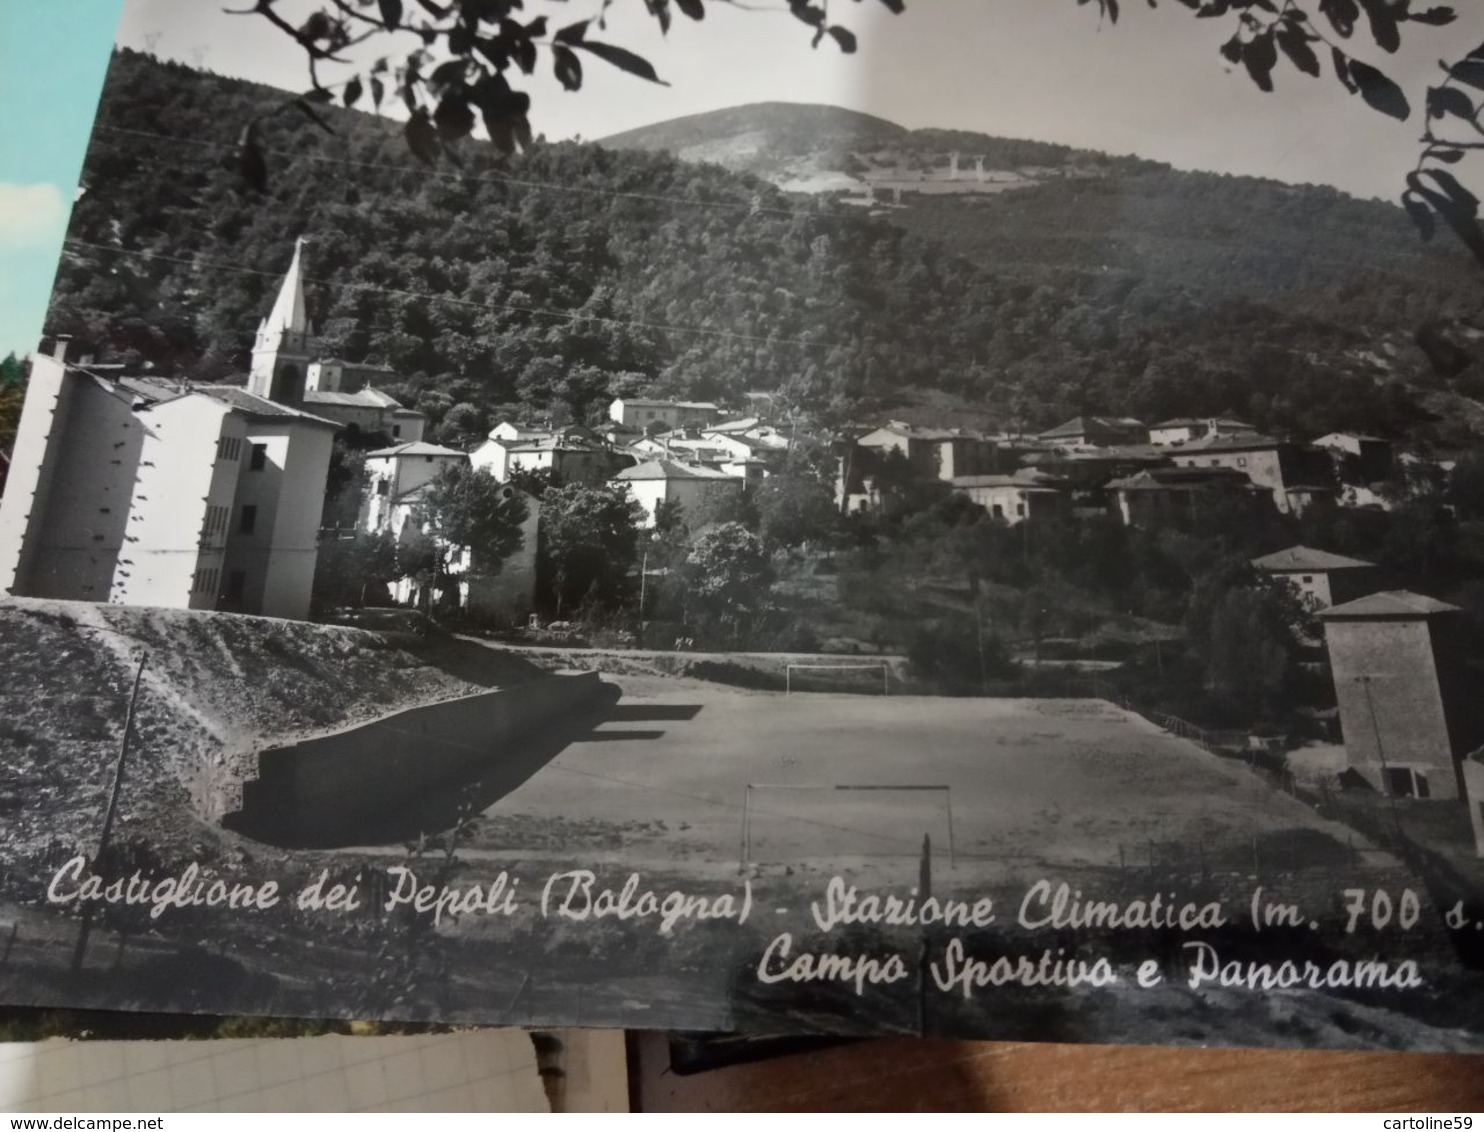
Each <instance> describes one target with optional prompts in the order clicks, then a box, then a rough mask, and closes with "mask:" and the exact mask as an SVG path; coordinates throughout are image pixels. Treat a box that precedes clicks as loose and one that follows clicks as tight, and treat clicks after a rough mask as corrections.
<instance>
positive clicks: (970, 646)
mask: <svg viewBox="0 0 1484 1132" xmlns="http://www.w3.org/2000/svg"><path fill="white" fill-rule="evenodd" d="M907 663H908V664H909V665H910V666H911V669H912V674H913V676H914V677H916V678H917V679H919V680H922V681H925V682H930V683H935V684H937V685H938V686H939V687H940V688H941V689H942V690H943V691H945V692H950V693H953V694H954V695H973V694H975V693H978V692H982V690H983V688H984V686H985V684H986V683H987V682H988V681H990V680H1000V679H1004V678H1006V677H1008V676H1012V675H1014V673H1015V664H1014V662H1013V661H1012V660H1011V659H1010V657H1009V654H1008V653H1007V652H1006V649H1005V645H1004V642H1002V641H1001V640H1000V639H999V638H998V637H997V636H995V635H994V634H993V633H983V634H982V635H981V634H980V633H977V632H975V630H974V628H973V626H970V625H964V624H963V623H962V622H944V621H932V622H929V623H927V624H925V625H922V626H919V627H918V629H917V630H916V631H915V632H913V634H912V637H911V639H910V640H909V641H908V643H907Z"/></svg>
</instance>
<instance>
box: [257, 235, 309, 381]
mask: <svg viewBox="0 0 1484 1132" xmlns="http://www.w3.org/2000/svg"><path fill="white" fill-rule="evenodd" d="M306 242H307V241H306V240H305V238H304V237H303V236H300V237H299V239H298V240H297V241H296V242H295V244H294V258H293V262H291V263H290V264H289V270H288V274H287V275H285V276H284V278H283V285H282V286H281V287H279V289H278V298H277V299H276V300H274V303H273V310H272V312H271V313H270V314H269V315H268V317H267V318H265V319H264V320H263V321H262V322H260V323H259V324H258V336H257V340H256V341H255V342H254V343H253V348H252V371H251V373H250V374H249V376H248V383H247V388H248V391H249V392H250V393H256V394H257V395H258V396H259V397H266V398H268V400H270V401H277V402H278V403H279V404H282V405H296V406H297V405H298V404H300V403H301V402H302V401H303V400H304V381H305V375H306V373H307V372H308V369H309V336H310V334H311V332H312V331H311V328H310V325H309V317H308V315H307V314H306V312H305V307H304V245H305V243H306Z"/></svg>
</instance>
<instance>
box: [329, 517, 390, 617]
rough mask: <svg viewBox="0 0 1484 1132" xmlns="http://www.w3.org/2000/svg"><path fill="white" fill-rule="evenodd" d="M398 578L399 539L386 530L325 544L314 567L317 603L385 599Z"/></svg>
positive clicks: (364, 601)
mask: <svg viewBox="0 0 1484 1132" xmlns="http://www.w3.org/2000/svg"><path fill="white" fill-rule="evenodd" d="M398 576H399V573H398V566H397V544H396V540H394V539H393V538H392V536H391V535H390V534H389V533H387V532H385V531H378V532H374V533H373V532H370V531H357V532H356V534H355V536H354V537H352V538H348V539H331V540H329V541H326V542H322V543H321V544H320V548H319V556H318V557H317V558H316V559H315V564H314V600H315V604H316V605H317V606H318V607H320V608H324V607H326V606H337V605H350V606H358V605H366V604H368V603H370V602H372V601H374V600H380V599H382V598H383V597H384V592H383V591H384V589H385V587H386V586H388V585H389V584H390V583H391V582H393V581H395V580H396V579H397V577H398Z"/></svg>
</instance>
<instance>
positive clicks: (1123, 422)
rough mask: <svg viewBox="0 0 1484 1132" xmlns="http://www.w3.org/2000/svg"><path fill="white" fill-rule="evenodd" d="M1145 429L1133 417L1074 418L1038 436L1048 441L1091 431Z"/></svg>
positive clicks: (1141, 422)
mask: <svg viewBox="0 0 1484 1132" xmlns="http://www.w3.org/2000/svg"><path fill="white" fill-rule="evenodd" d="M1143 427H1144V422H1143V421H1139V420H1135V419H1134V418H1133V417H1073V418H1072V419H1071V420H1069V421H1063V422H1062V423H1061V424H1059V425H1057V426H1056V427H1055V428H1048V429H1047V430H1046V431H1045V432H1042V433H1038V434H1037V435H1038V436H1041V437H1043V438H1045V439H1047V440H1055V439H1057V438H1058V437H1062V436H1067V437H1071V436H1081V435H1083V434H1084V433H1086V432H1089V431H1091V432H1099V431H1101V432H1133V431H1136V430H1139V429H1142V428H1143Z"/></svg>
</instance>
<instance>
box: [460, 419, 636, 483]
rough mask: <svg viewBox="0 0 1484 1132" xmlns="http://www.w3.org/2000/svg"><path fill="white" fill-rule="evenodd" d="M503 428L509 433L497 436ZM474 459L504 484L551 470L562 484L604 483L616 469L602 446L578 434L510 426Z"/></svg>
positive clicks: (476, 451) (497, 429)
mask: <svg viewBox="0 0 1484 1132" xmlns="http://www.w3.org/2000/svg"><path fill="white" fill-rule="evenodd" d="M501 429H505V430H506V431H505V432H504V433H503V434H501V435H499V436H497V435H496V433H498V432H500V430H501ZM510 432H517V433H518V435H516V436H513V437H512V436H510V435H509V433H510ZM470 459H471V460H472V461H473V464H474V466H475V467H476V468H483V469H484V470H486V471H488V472H489V473H490V474H491V475H492V476H494V477H495V479H497V480H499V481H500V482H501V483H504V482H505V481H506V480H508V479H509V478H510V477H511V476H512V475H513V474H514V473H516V472H522V471H524V472H539V471H549V472H551V473H552V474H553V475H554V476H556V477H557V478H558V479H559V480H560V481H561V482H562V483H602V482H603V481H604V480H606V479H607V478H608V473H609V472H611V471H612V470H613V460H612V456H611V455H610V453H609V452H608V450H607V449H605V448H604V447H603V446H602V445H600V444H596V443H594V442H592V441H589V440H585V439H583V438H582V437H580V436H577V435H567V434H563V433H556V432H550V433H531V432H522V431H521V430H517V429H515V428H514V426H510V425H501V426H499V427H498V428H496V429H495V430H494V431H493V432H491V433H490V435H489V439H488V440H486V441H485V442H484V443H483V444H481V445H480V446H479V447H478V448H476V449H475V450H474V451H473V452H472V453H471V454H470Z"/></svg>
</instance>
